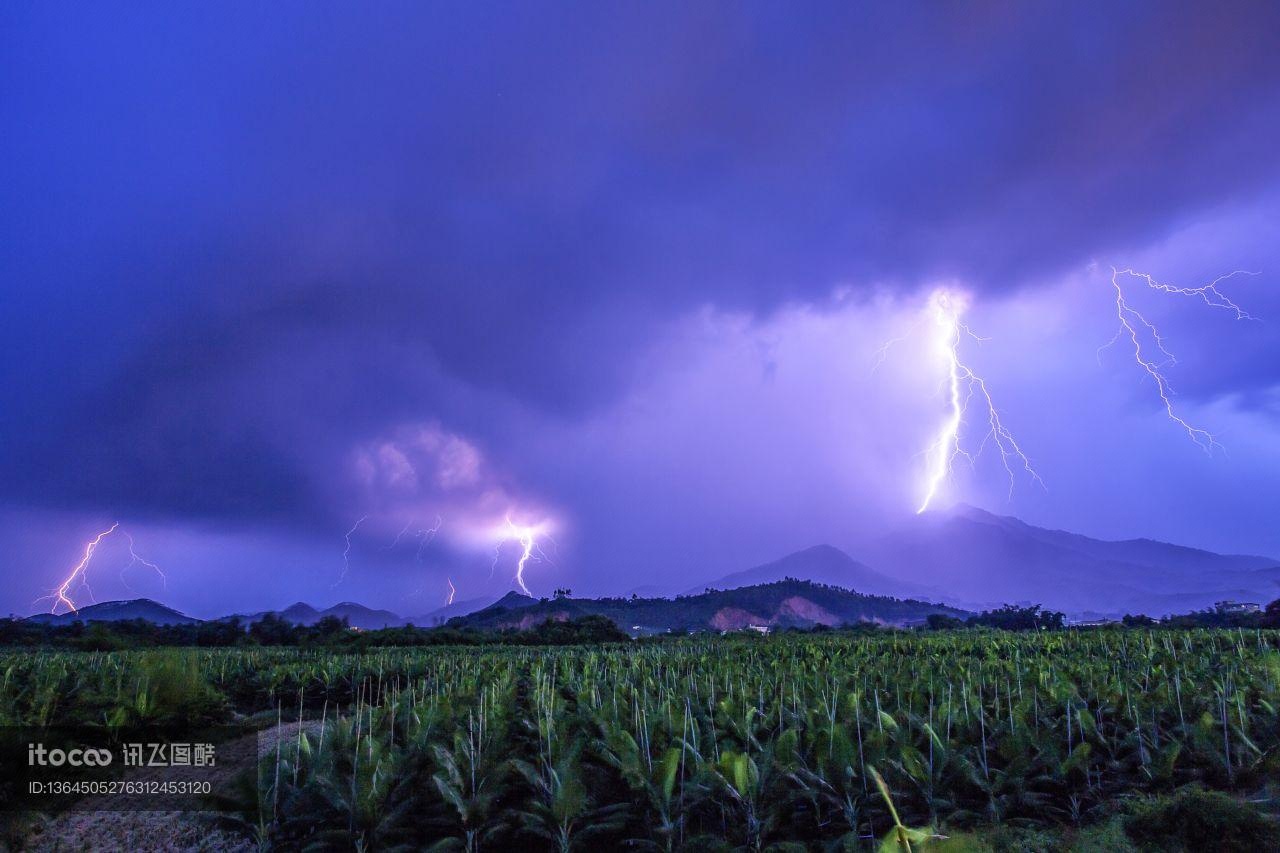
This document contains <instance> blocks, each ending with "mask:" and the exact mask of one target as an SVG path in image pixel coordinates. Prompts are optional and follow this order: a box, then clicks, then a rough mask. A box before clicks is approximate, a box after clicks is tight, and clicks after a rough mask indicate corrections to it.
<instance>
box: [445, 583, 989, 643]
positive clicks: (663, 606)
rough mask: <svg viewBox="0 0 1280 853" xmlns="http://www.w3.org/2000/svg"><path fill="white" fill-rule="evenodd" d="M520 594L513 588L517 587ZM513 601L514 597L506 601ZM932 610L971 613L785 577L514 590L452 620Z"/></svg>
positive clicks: (831, 619)
mask: <svg viewBox="0 0 1280 853" xmlns="http://www.w3.org/2000/svg"><path fill="white" fill-rule="evenodd" d="M513 595H514V594H513ZM504 602H508V603H509V604H510V605H514V606H508V605H505V604H504ZM931 613H944V614H948V615H952V616H962V615H965V614H963V613H962V612H961V611H959V610H956V609H954V608H950V607H946V606H943V605H938V604H929V603H926V602H923V601H911V600H902V599H896V598H890V597H887V596H875V595H863V594H861V593H856V592H851V591H849V590H846V589H840V588H837V587H833V586H824V585H822V584H816V583H811V582H809V581H800V580H785V581H777V582H774V583H768V584H759V585H755V586H747V587H739V588H737V589H730V590H716V591H713V592H704V593H702V594H699V595H689V596H680V597H678V598H675V599H667V598H634V599H628V598H601V599H590V598H557V599H554V600H551V601H533V600H532V599H529V598H527V597H525V596H515V597H514V598H513V597H512V595H508V596H507V597H506V598H504V599H502V600H501V601H499V602H498V603H496V604H494V605H493V606H492V607H489V608H486V609H484V610H481V611H479V612H478V613H473V614H471V615H470V616H464V617H460V618H457V619H452V620H450V621H449V624H450V625H451V626H453V627H471V628H487V629H495V628H497V629H526V628H531V627H533V626H535V625H538V624H540V623H541V622H543V621H545V620H547V619H558V620H564V619H572V618H576V617H579V616H587V615H600V616H605V617H607V618H609V619H612V620H613V621H614V622H615V623H616V624H617V625H618V626H619V627H620V628H622V629H623V630H624V631H628V632H630V633H632V634H653V633H663V632H666V631H671V632H685V631H707V630H710V631H727V630H740V629H743V628H748V627H751V626H768V627H813V626H814V625H819V624H821V625H847V624H855V623H858V622H862V621H868V622H877V623H881V624H886V625H916V624H920V623H922V622H924V621H925V619H926V618H928V616H929V615H930V614H931Z"/></svg>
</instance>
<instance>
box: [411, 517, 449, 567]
mask: <svg viewBox="0 0 1280 853" xmlns="http://www.w3.org/2000/svg"><path fill="white" fill-rule="evenodd" d="M442 524H444V517H443V516H439V515H437V516H436V523H435V524H434V525H433V526H431V527H428V528H426V529H425V530H419V531H418V533H417V536H418V550H417V553H415V554H414V557H413V558H414V559H415V560H417V561H418V562H419V563H421V562H422V552H423V550H425V549H426V547H427V546H428V545H430V544H431V543H432V542H434V541H435V538H436V536H437V535H438V534H439V533H440V526H441V525H442Z"/></svg>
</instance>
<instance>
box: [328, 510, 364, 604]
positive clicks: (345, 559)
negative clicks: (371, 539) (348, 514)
mask: <svg viewBox="0 0 1280 853" xmlns="http://www.w3.org/2000/svg"><path fill="white" fill-rule="evenodd" d="M368 517H369V516H367V515H362V516H360V518H359V519H357V520H356V523H355V524H353V525H351V529H350V530H348V531H347V534H346V536H345V537H343V538H344V539H346V542H347V547H346V548H343V549H342V576H341V577H339V578H338V580H337V583H335V584H334V586H337V585H338V584H340V583H342V582H343V581H344V580H346V579H347V572H348V571H350V570H351V537H352V536H353V535H354V534H355V532H356V530H357V529H359V527H360V525H362V524H364V522H365V520H366V519H367V518H368Z"/></svg>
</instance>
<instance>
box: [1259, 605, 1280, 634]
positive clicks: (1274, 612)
mask: <svg viewBox="0 0 1280 853" xmlns="http://www.w3.org/2000/svg"><path fill="white" fill-rule="evenodd" d="M1262 627H1264V628H1280V598H1277V599H1276V600H1275V601H1273V602H1271V603H1270V604H1268V605H1267V606H1266V608H1265V609H1264V610H1263V611H1262Z"/></svg>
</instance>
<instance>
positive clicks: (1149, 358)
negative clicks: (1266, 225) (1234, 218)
mask: <svg viewBox="0 0 1280 853" xmlns="http://www.w3.org/2000/svg"><path fill="white" fill-rule="evenodd" d="M1237 275H1257V273H1255V272H1249V271H1248V270H1234V271H1232V272H1229V273H1227V274H1226V275H1222V276H1218V277H1217V278H1215V279H1214V280H1213V281H1211V282H1209V283H1208V284H1206V285H1203V286H1202V287H1175V286H1173V285H1169V284H1164V283H1162V282H1159V281H1156V280H1155V279H1154V278H1152V277H1151V276H1150V275H1147V274H1146V273H1140V272H1135V271H1134V270H1132V269H1123V270H1118V269H1116V268H1115V267H1112V268H1111V286H1112V287H1113V288H1114V289H1115V292H1116V318H1117V319H1118V320H1119V321H1120V328H1118V329H1116V333H1115V336H1114V337H1112V338H1111V340H1109V341H1107V343H1105V344H1103V345H1102V346H1101V347H1099V348H1098V359H1099V361H1101V359H1102V351H1103V350H1105V349H1107V348H1108V347H1110V346H1112V345H1113V344H1115V343H1116V341H1118V340H1120V338H1122V337H1126V336H1127V337H1128V338H1129V340H1130V341H1131V342H1132V343H1133V358H1134V361H1136V362H1137V363H1138V366H1139V367H1141V368H1142V369H1143V370H1145V371H1146V372H1147V375H1148V376H1150V377H1151V380H1152V381H1153V382H1154V383H1155V385H1156V392H1157V393H1158V394H1159V395H1160V402H1162V403H1163V404H1164V411H1165V414H1166V415H1167V416H1168V418H1169V420H1171V421H1173V422H1174V423H1175V424H1177V425H1178V426H1180V427H1181V428H1182V429H1183V430H1184V431H1185V432H1186V433H1187V437H1188V438H1190V439H1191V440H1192V441H1194V442H1195V443H1196V445H1198V446H1199V447H1200V448H1202V449H1203V450H1204V452H1205V453H1208V454H1211V455H1212V453H1213V449H1214V448H1215V447H1221V446H1222V445H1221V444H1219V443H1218V441H1217V439H1216V438H1214V436H1213V435H1212V434H1210V433H1209V432H1208V431H1207V430H1204V429H1201V428H1200V427H1197V426H1193V425H1192V424H1190V423H1189V422H1187V421H1186V420H1185V419H1183V418H1182V416H1181V415H1179V414H1178V413H1177V412H1175V411H1174V408H1173V397H1174V391H1173V386H1171V385H1170V384H1169V379H1168V377H1166V376H1165V374H1164V369H1165V368H1166V367H1170V366H1172V365H1175V364H1177V363H1178V359H1177V358H1176V357H1175V356H1174V355H1173V353H1171V352H1169V350H1168V349H1167V348H1166V347H1165V345H1164V338H1163V337H1162V336H1161V335H1160V330H1159V329H1157V328H1156V327H1155V325H1154V324H1153V323H1152V322H1151V321H1150V320H1148V319H1147V318H1146V317H1145V316H1143V315H1142V313H1141V312H1140V311H1138V309H1136V308H1134V307H1133V306H1132V305H1130V304H1129V302H1128V300H1127V299H1125V295H1124V288H1123V287H1122V286H1121V283H1120V280H1121V277H1122V276H1128V277H1130V278H1136V279H1139V280H1141V281H1142V282H1144V283H1145V284H1146V286H1147V287H1148V288H1150V289H1152V290H1158V291H1160V292H1162V293H1172V294H1176V295H1178V296H1193V297H1197V298H1199V299H1200V300H1201V301H1203V302H1204V304H1206V305H1208V306H1209V307H1211V308H1222V309H1225V310H1227V311H1231V312H1234V313H1235V315H1236V319H1237V320H1256V319H1257V318H1256V317H1254V316H1252V315H1250V314H1249V313H1248V312H1247V311H1245V310H1244V309H1243V308H1241V307H1240V306H1239V305H1237V304H1236V303H1235V302H1233V301H1231V299H1229V298H1228V297H1227V296H1226V295H1225V294H1224V293H1223V292H1222V291H1220V290H1218V285H1219V284H1221V283H1222V282H1224V281H1226V280H1227V279H1230V278H1233V277H1235V276H1237ZM1144 333H1145V336H1146V337H1147V338H1148V339H1149V343H1151V344H1152V345H1153V346H1154V349H1155V350H1156V351H1157V352H1158V353H1159V356H1156V355H1146V354H1144V353H1143V350H1142V339H1143V337H1144ZM1157 358H1158V359H1159V360H1157Z"/></svg>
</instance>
